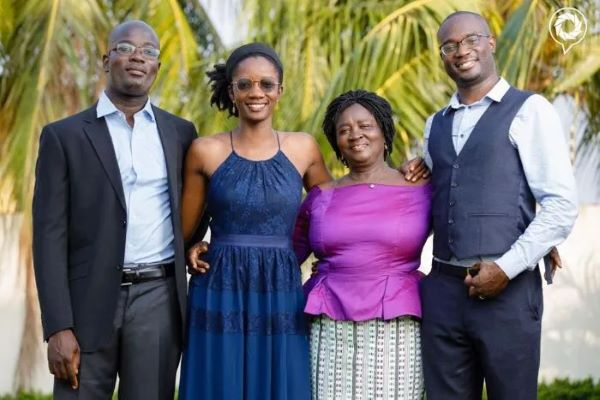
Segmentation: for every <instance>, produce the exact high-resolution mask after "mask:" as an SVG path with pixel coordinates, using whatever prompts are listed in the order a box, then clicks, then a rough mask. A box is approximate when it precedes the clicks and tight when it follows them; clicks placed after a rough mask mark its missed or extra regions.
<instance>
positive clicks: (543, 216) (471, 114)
mask: <svg viewBox="0 0 600 400" xmlns="http://www.w3.org/2000/svg"><path fill="white" fill-rule="evenodd" d="M438 39H439V42H440V45H441V46H440V53H441V58H442V61H443V62H444V67H445V69H446V72H447V73H448V75H449V76H450V77H451V78H452V80H453V81H454V82H455V83H456V86H457V92H456V93H455V94H454V95H453V96H452V98H451V100H450V103H449V105H448V106H446V107H445V108H443V109H442V110H440V111H439V112H438V113H436V114H434V115H433V116H431V117H430V118H429V119H428V121H427V124H426V126H425V160H426V162H427V164H428V165H429V167H430V169H431V171H432V184H433V186H434V194H433V230H434V245H433V254H434V260H433V265H432V271H431V273H430V274H429V275H428V276H427V277H426V278H424V279H423V281H422V286H421V290H422V302H423V323H422V340H423V363H424V375H425V388H426V392H427V399H428V400H452V399H456V400H471V399H481V393H482V386H483V382H484V380H485V384H486V388H487V393H488V399H490V400H498V399H511V400H516V399H523V400H531V399H535V398H537V379H538V370H539V363H540V337H541V318H542V310H543V301H542V287H541V276H540V272H539V269H538V262H539V260H540V259H541V258H542V257H543V256H544V255H545V254H546V253H548V251H549V250H550V248H552V246H555V245H557V244H558V243H560V242H562V241H563V240H564V239H565V238H566V237H567V235H568V234H569V232H570V230H571V228H572V226H573V223H574V221H575V218H576V215H577V199H576V191H575V181H574V178H573V173H572V169H571V165H570V162H569V157H568V151H567V146H566V143H565V137H564V134H563V131H562V129H561V122H560V120H559V117H558V115H557V113H556V111H555V110H554V108H553V107H552V105H551V104H550V103H549V102H548V101H547V100H545V99H544V98H543V97H541V96H539V95H536V94H532V93H528V92H523V91H520V90H517V89H515V88H514V87H512V86H510V85H509V84H508V83H507V82H506V81H505V80H504V79H502V78H500V77H499V76H498V74H497V72H496V66H495V61H494V56H493V54H494V51H495V48H496V40H495V38H494V37H493V36H492V35H491V32H490V29H489V26H488V24H487V22H486V21H485V20H484V19H483V18H482V17H481V16H480V15H478V14H475V13H471V12H457V13H454V14H452V15H450V16H449V17H447V18H446V20H445V21H444V22H443V23H442V25H441V27H440V29H439V31H438ZM536 202H537V203H539V204H540V210H539V212H538V213H537V214H536V208H535V207H536Z"/></svg>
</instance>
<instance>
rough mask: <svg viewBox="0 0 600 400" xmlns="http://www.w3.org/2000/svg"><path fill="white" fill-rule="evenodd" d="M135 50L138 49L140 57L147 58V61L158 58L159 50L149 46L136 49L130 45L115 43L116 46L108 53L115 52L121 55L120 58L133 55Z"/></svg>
mask: <svg viewBox="0 0 600 400" xmlns="http://www.w3.org/2000/svg"><path fill="white" fill-rule="evenodd" d="M137 49H140V50H141V51H142V57H144V58H149V59H153V60H155V59H157V58H158V56H159V55H160V50H159V49H157V48H156V47H151V46H141V47H137V46H134V45H132V44H131V43H117V45H116V46H115V47H114V48H112V49H110V51H116V52H117V54H119V55H121V56H130V55H132V54H133V53H135V51H136V50H137Z"/></svg>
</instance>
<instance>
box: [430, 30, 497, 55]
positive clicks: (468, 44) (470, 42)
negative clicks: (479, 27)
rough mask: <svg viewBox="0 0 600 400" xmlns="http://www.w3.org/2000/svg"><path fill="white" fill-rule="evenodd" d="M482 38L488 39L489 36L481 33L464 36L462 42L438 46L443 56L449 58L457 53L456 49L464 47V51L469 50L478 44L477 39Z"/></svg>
mask: <svg viewBox="0 0 600 400" xmlns="http://www.w3.org/2000/svg"><path fill="white" fill-rule="evenodd" d="M482 37H485V38H489V37H490V35H484V34H482V33H473V34H471V35H467V36H465V37H464V38H463V39H462V40H460V41H458V42H448V43H444V44H443V45H441V46H440V51H441V52H442V54H443V55H445V56H451V55H453V54H455V53H456V52H457V51H458V48H459V47H460V46H464V48H465V49H467V50H471V49H472V48H474V47H475V46H477V45H478V44H479V39H481V38H482Z"/></svg>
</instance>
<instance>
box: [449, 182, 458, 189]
mask: <svg viewBox="0 0 600 400" xmlns="http://www.w3.org/2000/svg"><path fill="white" fill-rule="evenodd" d="M450 187H453V188H455V187H458V183H456V182H452V183H451V184H450Z"/></svg>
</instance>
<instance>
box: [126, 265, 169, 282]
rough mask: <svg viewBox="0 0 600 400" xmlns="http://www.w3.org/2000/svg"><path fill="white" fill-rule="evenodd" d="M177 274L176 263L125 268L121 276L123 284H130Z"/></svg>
mask: <svg viewBox="0 0 600 400" xmlns="http://www.w3.org/2000/svg"><path fill="white" fill-rule="evenodd" d="M173 275H175V264H174V263H167V264H153V265H140V266H136V267H135V268H124V269H123V275H122V277H121V286H130V285H133V284H136V283H141V282H148V281H153V280H155V279H161V278H166V277H168V276H173Z"/></svg>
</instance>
